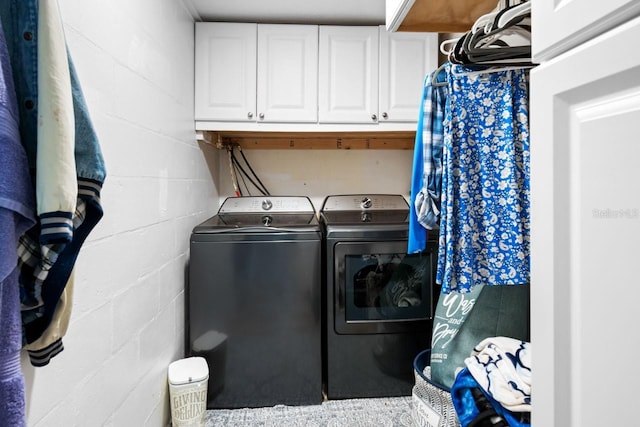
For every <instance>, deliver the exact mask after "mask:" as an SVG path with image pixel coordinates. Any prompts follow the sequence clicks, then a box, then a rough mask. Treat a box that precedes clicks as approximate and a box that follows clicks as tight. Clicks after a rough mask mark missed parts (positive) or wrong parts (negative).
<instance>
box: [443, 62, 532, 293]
mask: <svg viewBox="0 0 640 427" xmlns="http://www.w3.org/2000/svg"><path fill="white" fill-rule="evenodd" d="M446 72H447V79H448V94H449V97H448V99H447V105H446V107H445V119H444V127H445V129H444V132H445V135H444V148H443V177H442V202H441V203H442V212H441V221H440V234H439V243H440V247H439V253H438V272H437V282H438V283H440V284H441V285H442V292H443V293H449V292H451V291H457V292H468V291H469V290H470V289H471V288H472V287H473V286H474V285H477V284H485V285H514V284H523V283H528V282H529V110H528V104H529V103H528V96H529V89H528V88H529V81H528V73H527V71H525V70H507V71H499V72H492V73H482V74H480V73H473V70H471V69H469V68H468V67H465V66H462V65H457V64H447V67H446Z"/></svg>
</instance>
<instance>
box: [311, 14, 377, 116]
mask: <svg viewBox="0 0 640 427" xmlns="http://www.w3.org/2000/svg"><path fill="white" fill-rule="evenodd" d="M319 52H320V55H319V70H320V71H319V76H318V77H319V82H318V90H319V94H318V103H319V106H318V119H319V121H320V122H321V123H376V122H377V121H378V27H341V26H331V25H327V26H320V46H319Z"/></svg>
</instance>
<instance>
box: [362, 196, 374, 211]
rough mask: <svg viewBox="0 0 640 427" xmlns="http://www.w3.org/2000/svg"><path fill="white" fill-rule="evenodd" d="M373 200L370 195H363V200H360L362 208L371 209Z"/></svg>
mask: <svg viewBox="0 0 640 427" xmlns="http://www.w3.org/2000/svg"><path fill="white" fill-rule="evenodd" d="M372 203H373V202H372V201H371V199H370V198H369V197H363V198H362V200H361V201H360V207H361V208H362V209H369V208H370V207H371V205H372Z"/></svg>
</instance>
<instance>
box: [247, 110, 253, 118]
mask: <svg viewBox="0 0 640 427" xmlns="http://www.w3.org/2000/svg"><path fill="white" fill-rule="evenodd" d="M247 117H248V118H250V119H251V118H253V113H252V112H251V111H249V112H248V113H247Z"/></svg>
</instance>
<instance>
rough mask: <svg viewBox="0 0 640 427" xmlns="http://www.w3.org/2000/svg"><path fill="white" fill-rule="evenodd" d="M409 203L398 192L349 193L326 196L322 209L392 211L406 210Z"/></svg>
mask: <svg viewBox="0 0 640 427" xmlns="http://www.w3.org/2000/svg"><path fill="white" fill-rule="evenodd" d="M407 209H409V204H408V203H407V201H406V200H405V198H404V197H403V196H402V195H399V194H397V195H396V194H350V195H339V196H328V197H327V198H326V199H325V201H324V205H323V206H322V210H323V211H382V210H384V211H392V210H407Z"/></svg>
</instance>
